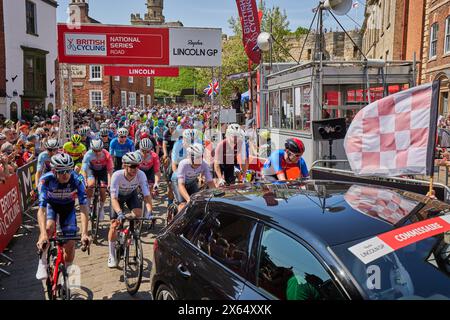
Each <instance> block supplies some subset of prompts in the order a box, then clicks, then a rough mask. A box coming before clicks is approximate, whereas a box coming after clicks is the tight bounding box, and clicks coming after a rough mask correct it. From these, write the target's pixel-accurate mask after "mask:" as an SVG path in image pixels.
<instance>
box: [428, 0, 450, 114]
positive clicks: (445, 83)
mask: <svg viewBox="0 0 450 320" xmlns="http://www.w3.org/2000/svg"><path fill="white" fill-rule="evenodd" d="M424 30H425V32H424V37H423V54H422V56H423V58H422V68H423V70H422V81H423V82H430V81H433V80H437V79H440V80H441V96H440V98H441V99H440V113H441V114H443V115H446V114H448V113H449V112H450V110H449V106H448V98H449V91H450V81H449V79H450V0H426V5H425V27H424Z"/></svg>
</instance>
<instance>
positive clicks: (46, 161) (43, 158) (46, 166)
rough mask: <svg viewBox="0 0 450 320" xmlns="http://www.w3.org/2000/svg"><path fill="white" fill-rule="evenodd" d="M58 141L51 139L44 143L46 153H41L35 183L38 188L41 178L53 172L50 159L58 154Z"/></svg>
mask: <svg viewBox="0 0 450 320" xmlns="http://www.w3.org/2000/svg"><path fill="white" fill-rule="evenodd" d="M58 147H59V145H58V141H57V140H56V139H49V140H47V141H45V142H44V148H45V149H46V151H44V152H41V153H40V154H39V157H38V161H37V168H36V175H35V181H36V186H39V180H40V179H41V177H42V176H43V175H44V174H46V173H47V172H50V171H51V170H52V168H51V164H50V159H51V158H52V157H53V156H54V155H55V154H56V153H57V152H58Z"/></svg>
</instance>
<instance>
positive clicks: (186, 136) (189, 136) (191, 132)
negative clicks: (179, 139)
mask: <svg viewBox="0 0 450 320" xmlns="http://www.w3.org/2000/svg"><path fill="white" fill-rule="evenodd" d="M198 139H199V135H198V131H197V130H195V129H186V130H184V131H183V140H184V141H185V143H194V142H195V141H197V140H198Z"/></svg>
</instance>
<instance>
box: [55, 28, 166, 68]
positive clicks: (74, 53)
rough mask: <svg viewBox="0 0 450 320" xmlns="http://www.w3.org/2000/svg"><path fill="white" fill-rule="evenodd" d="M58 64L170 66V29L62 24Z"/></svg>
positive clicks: (59, 37) (59, 36)
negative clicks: (72, 27)
mask: <svg viewBox="0 0 450 320" xmlns="http://www.w3.org/2000/svg"><path fill="white" fill-rule="evenodd" d="M58 55H59V56H58V60H59V62H60V63H74V64H128V65H130V64H140V65H168V64H169V29H168V28H143V27H132V26H105V25H101V26H92V25H89V26H81V27H80V29H76V30H72V29H70V28H69V27H68V26H67V25H66V24H58Z"/></svg>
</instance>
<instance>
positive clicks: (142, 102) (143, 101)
mask: <svg viewBox="0 0 450 320" xmlns="http://www.w3.org/2000/svg"><path fill="white" fill-rule="evenodd" d="M140 98H141V107H145V96H144V95H143V94H141V96H140Z"/></svg>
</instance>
